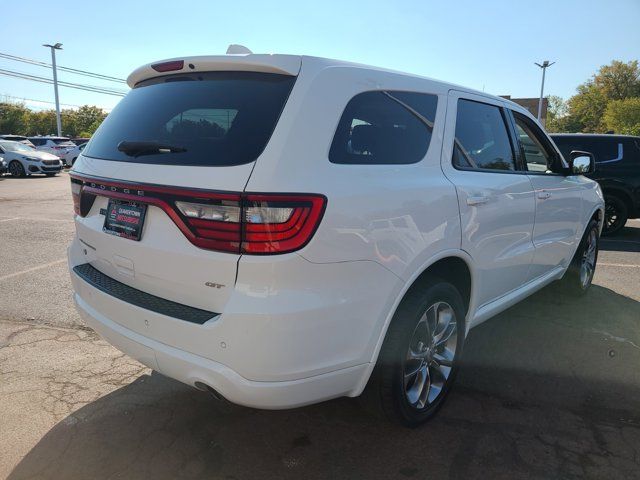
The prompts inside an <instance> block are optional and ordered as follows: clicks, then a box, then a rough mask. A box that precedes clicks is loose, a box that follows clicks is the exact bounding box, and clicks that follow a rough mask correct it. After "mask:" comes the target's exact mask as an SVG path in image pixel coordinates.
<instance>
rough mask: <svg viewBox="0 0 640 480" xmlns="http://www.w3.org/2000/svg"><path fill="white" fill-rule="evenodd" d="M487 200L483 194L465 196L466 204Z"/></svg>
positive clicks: (485, 201) (477, 203)
mask: <svg viewBox="0 0 640 480" xmlns="http://www.w3.org/2000/svg"><path fill="white" fill-rule="evenodd" d="M488 201H489V197H486V196H484V195H476V196H473V197H467V205H469V206H473V205H482V204H483V203H487V202H488Z"/></svg>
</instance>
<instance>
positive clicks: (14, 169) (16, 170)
mask: <svg viewBox="0 0 640 480" xmlns="http://www.w3.org/2000/svg"><path fill="white" fill-rule="evenodd" d="M23 171H24V169H23V168H22V165H20V164H19V163H18V162H11V163H10V164H9V173H11V175H12V176H14V177H21V176H22V175H23Z"/></svg>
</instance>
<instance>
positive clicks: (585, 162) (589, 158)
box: [569, 150, 596, 175]
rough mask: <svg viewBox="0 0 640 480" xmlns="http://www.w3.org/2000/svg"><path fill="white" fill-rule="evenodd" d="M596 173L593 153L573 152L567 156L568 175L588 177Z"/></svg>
mask: <svg viewBox="0 0 640 480" xmlns="http://www.w3.org/2000/svg"><path fill="white" fill-rule="evenodd" d="M595 171H596V159H595V157H594V156H593V153H589V152H581V151H580V150H573V151H572V152H571V153H570V154H569V175H588V174H590V173H593V172H595Z"/></svg>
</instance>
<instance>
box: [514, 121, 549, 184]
mask: <svg viewBox="0 0 640 480" xmlns="http://www.w3.org/2000/svg"><path fill="white" fill-rule="evenodd" d="M513 117H514V118H515V120H516V133H517V135H518V138H519V140H520V145H521V147H522V153H523V155H524V161H525V164H526V166H527V170H528V171H530V172H541V173H553V161H554V155H553V153H552V152H551V150H550V149H549V147H548V146H546V145H545V144H546V139H545V137H544V134H543V133H542V131H541V130H540V129H539V128H538V127H537V126H536V125H535V124H534V123H533V122H531V121H529V120H528V119H527V118H526V117H524V116H523V115H520V114H519V113H517V112H513Z"/></svg>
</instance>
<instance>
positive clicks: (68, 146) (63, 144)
mask: <svg viewBox="0 0 640 480" xmlns="http://www.w3.org/2000/svg"><path fill="white" fill-rule="evenodd" d="M29 140H30V141H31V143H33V145H34V146H35V147H36V150H39V151H41V152H47V153H51V154H52V155H55V156H56V157H59V158H63V157H65V156H66V155H67V153H69V152H70V151H71V150H73V148H74V147H75V146H76V144H75V143H73V142H72V141H71V140H69V139H68V138H67V137H54V136H47V137H29Z"/></svg>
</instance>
